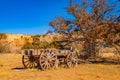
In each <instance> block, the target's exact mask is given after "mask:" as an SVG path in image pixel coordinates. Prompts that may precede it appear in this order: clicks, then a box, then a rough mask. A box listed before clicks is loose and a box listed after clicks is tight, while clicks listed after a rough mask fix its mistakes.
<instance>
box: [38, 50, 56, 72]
mask: <svg viewBox="0 0 120 80" xmlns="http://www.w3.org/2000/svg"><path fill="white" fill-rule="evenodd" d="M56 59H57V57H56V55H55V53H54V52H53V51H52V50H45V51H44V52H43V53H41V55H40V58H39V64H40V67H41V69H42V70H46V69H51V68H52V67H54V65H55V61H56Z"/></svg>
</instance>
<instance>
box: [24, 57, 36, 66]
mask: <svg viewBox="0 0 120 80" xmlns="http://www.w3.org/2000/svg"><path fill="white" fill-rule="evenodd" d="M22 63H23V65H24V67H25V68H35V67H36V66H37V65H38V63H37V62H36V58H35V57H34V56H30V55H23V56H22Z"/></svg>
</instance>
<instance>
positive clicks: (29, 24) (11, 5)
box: [0, 0, 69, 34]
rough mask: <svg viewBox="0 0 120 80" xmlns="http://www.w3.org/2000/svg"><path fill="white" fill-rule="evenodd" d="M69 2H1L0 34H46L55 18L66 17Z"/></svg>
mask: <svg viewBox="0 0 120 80" xmlns="http://www.w3.org/2000/svg"><path fill="white" fill-rule="evenodd" d="M68 1H69V0H0V32H1V33H13V34H15V33H18V34H44V33H46V31H47V30H48V29H50V26H49V25H48V21H50V20H52V19H53V18H54V17H55V16H66V15H67V14H66V10H65V9H64V8H65V7H66V6H67V5H68Z"/></svg>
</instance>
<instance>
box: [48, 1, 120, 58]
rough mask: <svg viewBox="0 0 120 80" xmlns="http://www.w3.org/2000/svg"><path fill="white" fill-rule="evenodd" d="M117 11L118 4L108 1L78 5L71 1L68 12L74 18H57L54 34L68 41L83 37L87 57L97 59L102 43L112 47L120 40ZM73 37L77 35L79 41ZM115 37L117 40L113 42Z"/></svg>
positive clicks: (54, 22) (52, 24) (52, 22)
mask: <svg viewBox="0 0 120 80" xmlns="http://www.w3.org/2000/svg"><path fill="white" fill-rule="evenodd" d="M111 1H112V0H111ZM113 2H115V1H113ZM115 9H116V4H115V3H112V4H109V2H107V0H81V1H80V2H76V3H75V1H73V0H70V5H69V6H68V7H67V8H66V10H67V12H68V14H70V15H71V16H72V17H71V18H70V19H66V18H63V17H56V18H55V19H54V20H53V21H51V22H50V25H51V26H52V28H53V29H54V32H56V33H61V34H64V35H66V36H67V38H66V37H65V39H68V40H70V39H74V40H79V39H78V36H79V35H82V36H83V37H84V50H83V51H84V54H85V57H86V58H88V57H90V56H93V57H95V56H96V53H97V51H98V48H97V46H98V43H99V42H100V41H104V42H105V43H106V44H109V45H111V44H112V43H116V42H117V41H119V40H120V38H119V37H120V35H119V34H120V33H119V32H120V28H119V27H120V26H119V20H118V16H116V14H115V13H113V11H114V10H115ZM113 30H114V31H113ZM73 35H77V37H76V38H77V39H75V38H73ZM113 37H115V38H116V39H115V38H114V39H115V40H113ZM111 40H112V41H111ZM118 43H119V42H118Z"/></svg>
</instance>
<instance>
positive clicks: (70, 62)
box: [66, 52, 78, 68]
mask: <svg viewBox="0 0 120 80" xmlns="http://www.w3.org/2000/svg"><path fill="white" fill-rule="evenodd" d="M66 63H67V66H68V67H69V68H71V67H74V66H76V65H77V64H78V57H77V55H76V54H75V53H73V52H70V53H69V54H68V55H67V57H66Z"/></svg>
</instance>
